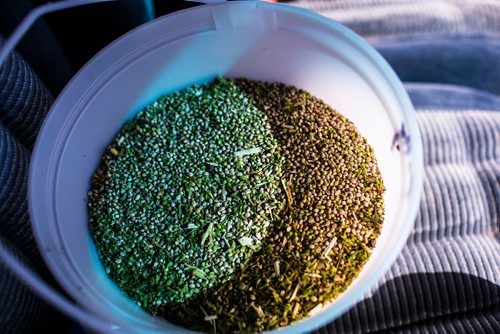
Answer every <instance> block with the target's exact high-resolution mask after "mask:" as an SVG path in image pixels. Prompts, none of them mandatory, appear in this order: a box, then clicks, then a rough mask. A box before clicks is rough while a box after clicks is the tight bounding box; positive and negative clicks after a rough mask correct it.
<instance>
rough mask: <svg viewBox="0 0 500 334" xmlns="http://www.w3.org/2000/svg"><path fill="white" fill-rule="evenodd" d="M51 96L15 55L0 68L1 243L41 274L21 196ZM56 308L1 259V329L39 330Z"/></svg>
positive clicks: (25, 207)
mask: <svg viewBox="0 0 500 334" xmlns="http://www.w3.org/2000/svg"><path fill="white" fill-rule="evenodd" d="M51 102H52V98H51V97H50V95H49V94H48V92H47V90H46V88H45V86H44V85H43V83H42V82H41V81H40V80H39V79H38V77H37V76H36V75H35V74H34V73H33V71H32V70H31V68H30V67H29V65H27V64H26V63H25V62H24V60H23V59H22V58H21V57H20V56H19V55H18V54H17V53H14V54H13V55H11V56H10V57H9V59H8V60H7V63H6V65H5V66H2V67H1V68H0V242H2V243H3V244H5V245H8V246H9V248H10V249H11V250H12V252H13V254H15V256H16V257H17V258H18V259H19V261H20V262H21V263H23V264H25V265H26V266H28V267H29V268H31V269H32V270H36V271H37V272H38V273H39V274H41V275H42V276H43V277H48V275H47V274H48V272H47V269H46V268H45V267H44V264H43V260H42V258H41V256H40V254H39V252H38V249H37V246H36V243H35V240H34V237H33V234H32V231H31V225H30V220H29V214H28V202H27V197H26V192H27V183H28V168H29V159H30V148H31V147H32V145H33V143H34V140H35V138H36V134H37V133H38V129H39V127H40V125H41V122H42V121H43V118H44V116H45V114H46V113H47V111H48V109H49V107H50V104H51ZM54 315H56V313H55V311H54V310H53V309H52V308H51V307H49V306H48V305H47V304H46V303H45V302H44V301H43V300H40V299H39V298H38V297H36V296H35V295H34V294H33V293H32V292H31V291H30V290H29V289H28V288H27V287H26V286H24V285H23V284H21V283H20V282H19V281H18V280H17V278H16V277H15V276H14V275H12V274H11V273H10V272H8V271H7V270H6V268H4V267H3V266H1V261H0V333H16V334H17V333H40V332H45V330H41V329H49V328H50V327H49V325H50V322H51V321H52V320H51V319H59V322H61V320H60V316H57V317H55V316H54Z"/></svg>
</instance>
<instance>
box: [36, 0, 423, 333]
mask: <svg viewBox="0 0 500 334" xmlns="http://www.w3.org/2000/svg"><path fill="white" fill-rule="evenodd" d="M226 6H252V7H259V8H265V9H269V10H274V11H279V12H286V13H289V14H292V15H298V16H300V17H302V18H308V19H309V20H313V21H315V23H317V24H318V23H319V24H321V25H322V26H324V27H326V28H327V29H328V31H329V32H336V33H337V34H339V35H340V36H342V37H343V38H345V39H346V40H348V41H349V43H351V44H352V45H353V46H355V47H356V49H357V50H358V51H360V52H362V53H363V54H365V55H366V58H367V59H368V60H370V61H371V62H372V64H373V66H375V67H376V69H377V71H378V72H379V73H380V74H381V75H382V77H383V78H384V80H385V81H386V82H387V83H388V84H389V86H390V87H391V90H392V91H393V92H394V95H395V96H396V98H397V102H398V104H399V106H400V107H401V111H402V117H403V119H404V121H405V124H406V125H407V132H408V133H409V134H411V135H412V136H413V138H412V144H413V146H412V151H411V153H410V156H409V158H410V159H411V160H412V163H413V166H414V168H413V169H412V170H411V171H412V175H411V176H410V177H411V182H412V185H413V186H412V187H411V190H410V193H409V194H408V197H409V200H408V206H407V208H406V211H405V213H404V217H403V219H402V221H403V222H405V223H404V224H402V225H403V226H402V227H401V228H400V232H401V234H400V238H399V239H398V241H397V243H395V244H394V245H393V248H392V252H391V253H390V254H389V256H387V257H386V258H385V259H384V261H382V262H381V264H380V266H379V267H378V268H377V270H376V272H375V273H374V275H372V276H370V277H366V278H365V280H364V281H363V286H361V287H360V288H359V289H358V290H355V291H351V292H350V295H349V296H348V297H349V298H348V299H346V296H345V295H344V294H341V295H340V296H339V297H338V298H337V299H336V300H339V301H341V303H340V304H339V303H336V305H335V308H334V309H329V307H328V306H327V307H326V310H325V311H322V312H321V313H320V314H319V316H318V315H317V316H313V317H309V318H305V319H303V320H301V321H299V322H297V323H295V324H292V325H289V326H287V327H282V328H279V329H276V330H272V331H269V332H282V333H288V332H308V331H312V330H314V329H317V328H319V327H321V326H324V325H326V324H327V323H329V322H331V321H333V320H335V319H336V318H338V317H339V316H341V315H342V314H343V313H344V312H345V311H346V310H347V309H349V308H351V307H352V306H354V304H356V303H357V302H358V301H359V300H361V298H362V297H363V296H364V295H365V294H366V293H367V292H368V291H369V290H370V289H372V288H373V287H374V286H375V283H376V282H377V281H379V280H380V279H381V278H382V277H383V275H384V274H385V273H386V272H387V271H388V270H389V267H390V266H391V265H392V264H393V263H394V262H395V260H396V258H397V257H398V256H399V255H400V254H401V250H402V248H403V247H404V245H405V243H406V241H407V239H408V237H409V235H410V232H411V230H412V229H413V226H414V223H413V222H414V220H415V218H416V215H417V210H418V207H419V203H420V196H421V189H422V184H423V146H422V139H421V136H420V131H419V129H418V124H417V120H416V116H415V111H414V109H413V106H412V104H411V101H410V99H409V97H408V95H407V93H406V91H405V89H404V87H403V85H402V83H401V81H400V80H399V78H398V77H397V75H396V74H395V72H394V71H393V69H392V68H391V67H390V66H389V64H388V63H387V62H386V61H385V60H384V59H383V58H382V56H381V55H380V54H379V53H378V52H377V51H376V50H375V49H374V48H373V47H372V46H371V45H369V44H368V42H366V41H365V40H363V39H362V38H361V37H360V36H358V35H357V34H356V33H354V32H353V31H351V30H350V29H349V28H347V27H345V26H343V25H342V24H340V23H338V22H335V21H333V20H331V19H329V18H326V17H324V16H322V15H320V14H318V13H315V12H312V11H310V10H307V9H303V8H299V7H294V6H290V5H286V4H276V3H268V2H253V1H252V2H247V1H236V2H222V3H215V4H206V5H203V6H197V7H192V8H188V9H184V10H181V11H177V12H174V13H171V14H169V15H166V16H163V17H160V18H157V19H155V20H153V21H151V22H148V23H146V24H144V25H141V26H139V27H137V28H135V29H133V30H132V31H130V32H128V33H126V34H125V35H123V36H121V37H120V38H118V39H117V40H115V41H114V42H112V43H110V44H109V45H108V46H106V47H105V48H104V49H103V50H101V51H100V52H99V53H98V54H96V55H95V56H94V57H93V58H92V59H91V60H90V61H89V62H88V63H87V64H86V65H85V66H84V67H82V69H81V70H80V71H79V72H78V73H77V74H76V75H75V76H74V77H73V78H72V79H71V80H70V82H69V83H68V84H67V85H66V87H65V88H64V90H63V91H62V92H61V93H60V95H59V96H58V98H57V99H56V101H55V102H54V104H53V106H52V108H51V110H50V112H49V114H48V115H47V117H46V119H45V121H44V123H43V125H42V128H41V129H40V133H39V136H38V138H37V141H36V143H35V146H34V150H33V156H32V159H31V162H30V170H29V179H28V198H29V203H28V205H29V212H30V217H31V222H32V223H31V224H32V228H33V231H34V235H35V240H36V242H37V244H38V247H39V249H40V250H41V253H42V256H43V258H44V260H45V262H46V263H47V265H48V266H49V268H50V269H51V271H52V272H54V274H55V276H56V277H57V279H58V280H59V281H60V282H61V284H62V285H63V286H64V287H65V290H66V291H68V292H69V293H70V295H72V296H73V297H75V293H74V292H73V291H72V289H71V288H72V286H73V285H72V284H71V278H68V277H61V276H62V275H61V270H60V269H59V268H58V264H57V262H56V261H55V260H54V259H53V258H52V257H51V256H49V255H48V254H47V252H46V251H45V250H44V240H45V239H44V238H43V237H42V234H44V233H43V232H42V229H46V228H49V229H53V228H55V229H57V227H55V226H54V225H53V224H54V223H53V222H52V227H50V226H49V227H46V226H44V227H43V228H42V225H43V224H37V223H35V222H38V221H43V222H48V224H49V225H51V223H50V221H57V217H55V215H56V213H55V212H56V211H55V202H54V197H53V195H54V194H52V192H51V191H52V190H53V189H54V188H53V186H54V184H53V182H54V181H55V180H56V179H55V178H54V176H52V177H51V178H49V179H47V177H46V176H41V175H40V173H39V172H40V171H43V172H44V173H51V172H52V173H53V171H51V170H50V169H49V168H50V167H55V166H58V162H57V160H58V158H59V157H60V155H59V154H55V152H57V151H59V149H60V147H59V148H58V147H57V146H58V145H57V143H58V142H60V141H61V138H60V133H59V132H56V133H53V132H51V129H50V128H51V126H52V125H53V124H52V123H53V119H54V118H56V117H57V115H56V112H57V111H56V109H58V105H59V104H60V103H61V100H63V97H64V96H66V95H67V94H69V93H71V94H75V92H80V93H82V94H81V95H82V96H84V95H85V93H86V92H87V91H88V89H89V88H90V86H79V87H77V85H75V83H77V82H78V81H79V80H81V77H82V74H83V73H85V72H88V70H89V68H90V67H91V65H92V64H93V63H94V61H95V60H96V59H98V58H100V57H101V56H102V55H103V54H106V53H107V52H108V51H109V50H110V49H113V48H116V47H117V46H119V45H121V44H123V43H125V42H126V41H127V40H128V39H129V38H130V36H132V35H134V33H135V32H136V31H137V30H142V29H145V28H146V27H147V26H149V25H155V24H158V22H159V21H161V20H165V19H167V20H168V19H170V18H172V17H174V16H181V15H184V14H186V13H189V12H191V11H198V10H217V7H226ZM133 49H135V47H133V48H128V49H127V50H126V51H127V52H130V51H131V50H133ZM126 54H127V53H124V55H126ZM93 77H94V78H93V79H94V81H93V82H91V83H95V80H98V79H99V75H98V74H94V75H93ZM78 102H80V100H78V101H77V103H78ZM63 139H64V140H65V138H63ZM47 142H49V143H51V144H54V146H52V147H50V148H49V147H47ZM54 148H56V149H57V150H54ZM44 149H45V150H46V151H44ZM47 150H48V151H47ZM48 152H50V154H48ZM54 175H56V173H54ZM49 181H51V182H49ZM40 189H43V190H49V189H50V190H51V191H48V192H46V193H41V192H40ZM35 204H36V205H35ZM54 232H56V233H58V234H59V231H54ZM57 238H58V242H59V243H60V240H62V239H61V238H62V237H61V236H60V235H58V236H57ZM61 261H63V262H65V263H66V265H67V264H68V263H70V262H71V261H70V260H69V259H66V258H62V259H61ZM69 265H71V263H70V264H69ZM83 306H84V307H85V308H88V306H87V305H83ZM90 311H93V310H91V309H90ZM326 315H328V316H326Z"/></svg>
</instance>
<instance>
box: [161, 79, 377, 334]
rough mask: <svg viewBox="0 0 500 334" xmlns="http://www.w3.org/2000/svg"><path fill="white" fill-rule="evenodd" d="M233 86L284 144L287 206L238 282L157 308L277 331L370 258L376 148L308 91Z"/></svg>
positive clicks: (201, 325) (199, 325) (187, 317)
mask: <svg viewBox="0 0 500 334" xmlns="http://www.w3.org/2000/svg"><path fill="white" fill-rule="evenodd" d="M236 83H237V85H238V87H240V88H241V89H242V91H244V92H245V95H246V96H247V97H249V98H251V99H252V100H253V101H254V104H255V105H256V106H258V108H259V109H261V110H263V111H264V112H265V113H266V115H267V117H268V120H269V122H270V124H271V129H272V133H273V135H274V137H275V138H276V139H277V140H278V142H279V144H280V149H281V153H282V155H283V157H284V162H283V170H282V176H281V188H282V190H283V191H282V192H281V196H283V197H284V199H285V201H286V205H285V207H284V208H283V210H282V211H280V212H279V215H278V217H277V219H276V220H275V221H274V222H273V224H272V226H271V228H272V230H271V232H270V233H269V236H268V237H267V238H266V239H265V240H264V241H263V247H262V248H261V249H260V251H258V252H256V253H254V254H253V255H252V258H251V259H250V260H249V261H248V262H247V264H246V265H245V266H243V267H241V269H240V270H239V271H238V272H237V273H235V274H234V275H233V278H232V279H231V280H229V281H227V282H225V283H223V284H220V285H218V286H216V287H214V288H212V289H209V290H205V291H204V292H203V293H202V294H201V295H198V296H196V297H193V298H191V299H189V300H188V301H186V302H184V303H178V304H171V305H167V307H165V308H164V309H163V310H159V314H160V315H162V316H163V317H165V318H167V319H169V320H170V321H173V322H176V323H178V324H181V325H183V326H186V327H189V328H192V329H195V330H202V331H211V332H218V333H233V332H254V331H263V330H270V329H275V328H278V327H281V326H286V325H288V324H290V323H293V322H296V321H298V320H301V319H303V318H305V317H307V316H309V315H313V314H315V313H317V312H319V311H320V310H321V309H322V308H323V307H324V306H325V305H327V304H328V302H329V301H331V300H333V299H334V298H335V297H337V296H338V295H339V294H340V293H341V292H343V291H344V290H345V289H346V288H347V287H348V286H349V284H350V283H351V282H352V280H353V279H354V278H355V277H356V276H357V274H358V273H359V271H360V270H361V268H362V266H363V265H364V264H365V263H366V261H367V259H368V257H369V255H370V253H371V249H372V248H373V246H374V244H375V240H376V238H377V237H378V235H379V234H380V230H381V224H382V222H383V213H384V210H383V199H382V195H383V192H384V186H383V184H382V179H381V176H380V172H379V170H378V168H377V164H376V160H375V157H374V153H373V150H372V148H371V147H370V146H369V145H368V143H367V141H366V139H364V138H363V137H362V136H361V135H360V133H359V132H358V131H357V129H356V128H355V127H354V125H353V124H352V123H351V122H350V121H348V120H347V119H346V118H345V117H343V116H342V115H340V114H339V113H337V112H336V111H335V110H334V109H333V108H331V107H330V106H329V105H327V104H325V103H324V102H322V101H321V100H319V99H317V98H315V97H313V96H311V95H310V94H309V93H307V92H305V91H303V90H298V89H296V88H294V87H289V86H285V85H283V84H279V83H274V84H269V83H264V82H255V81H249V80H236Z"/></svg>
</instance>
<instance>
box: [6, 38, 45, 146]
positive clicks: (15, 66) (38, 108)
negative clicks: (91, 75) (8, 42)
mask: <svg viewBox="0 0 500 334" xmlns="http://www.w3.org/2000/svg"><path fill="white" fill-rule="evenodd" d="M1 42H2V39H1V38H0V43H1ZM51 104H52V97H51V95H50V93H49V91H48V90H47V88H46V87H45V85H44V84H43V83H42V82H41V81H40V79H38V77H37V76H36V75H35V73H34V72H33V70H32V69H31V67H30V66H29V65H28V64H27V63H26V62H25V61H24V60H23V59H22V58H21V57H20V56H18V55H17V53H14V54H12V55H11V56H10V57H8V59H7V60H6V61H5V63H4V64H3V65H2V66H1V67H0V121H1V122H2V124H3V125H4V126H5V127H6V128H7V129H9V131H10V132H11V133H12V134H13V135H15V136H16V137H17V139H18V140H19V141H20V142H21V143H22V144H24V145H25V146H26V147H27V148H31V147H32V146H33V144H34V142H35V138H36V135H37V134H38V129H39V127H40V125H41V123H42V121H43V119H44V117H45V115H46V113H47V112H48V110H49V108H50V105H51Z"/></svg>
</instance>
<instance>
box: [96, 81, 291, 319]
mask: <svg viewBox="0 0 500 334" xmlns="http://www.w3.org/2000/svg"><path fill="white" fill-rule="evenodd" d="M281 166H282V158H281V156H280V153H279V149H278V147H277V141H276V140H275V139H274V138H273V136H272V135H271V131H270V127H269V122H268V120H267V117H266V115H265V114H264V113H263V112H261V111H260V110H258V109H257V108H256V107H255V106H253V105H252V101H251V100H250V99H248V98H246V97H245V96H244V95H243V94H242V92H241V90H240V89H239V88H238V87H237V86H236V85H235V84H234V82H231V81H226V80H224V79H218V80H216V81H215V82H213V83H211V84H209V85H199V86H194V87H191V88H187V89H185V90H183V91H181V92H178V93H175V94H172V95H170V96H166V97H164V98H161V99H160V100H158V101H157V102H155V103H153V104H152V105H151V106H149V107H147V108H146V109H144V110H143V111H142V112H140V113H139V114H138V116H137V117H136V118H134V119H133V120H131V121H130V122H128V123H127V124H126V126H125V127H124V129H123V130H122V131H121V132H120V133H119V134H118V136H117V137H116V139H115V141H114V142H113V144H112V145H111V146H110V147H109V149H108V151H107V152H106V154H105V156H104V158H103V162H102V165H101V166H100V167H99V169H98V170H97V172H96V173H95V175H94V178H93V189H92V191H91V193H90V196H89V203H90V206H89V212H90V227H91V231H92V235H93V237H94V239H95V241H96V245H97V250H98V253H99V255H100V258H101V261H102V263H103V265H104V267H105V269H106V272H107V273H108V274H109V276H110V277H111V278H112V279H113V280H114V281H115V282H116V283H117V284H118V285H119V286H120V288H121V289H122V290H123V291H124V292H125V294H127V295H128V296H129V297H130V298H132V299H133V300H135V301H136V302H137V303H138V304H139V305H141V306H143V307H144V308H146V309H147V310H149V311H151V312H155V309H156V308H158V307H161V306H162V305H166V304H169V303H174V302H183V301H185V300H186V299H188V298H189V297H191V296H193V295H196V294H198V293H199V292H200V291H201V290H202V289H204V288H210V287H212V286H214V285H215V284H219V283H221V282H224V281H226V280H227V279H229V278H230V277H231V275H232V274H233V272H234V271H235V270H236V269H237V268H239V267H240V265H242V264H244V263H246V262H247V260H248V259H249V257H250V255H251V254H252V253H253V252H254V251H255V250H257V249H259V247H260V245H261V240H262V239H263V238H264V237H266V236H267V230H268V226H269V225H270V223H271V222H272V221H273V220H274V219H275V218H274V216H275V214H276V213H277V212H279V210H280V208H281V207H282V206H283V205H282V203H280V201H278V200H277V199H276V198H277V194H278V192H279V186H280V174H281Z"/></svg>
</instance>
